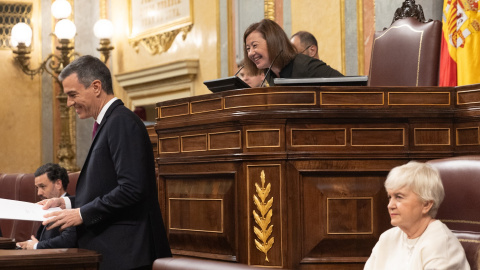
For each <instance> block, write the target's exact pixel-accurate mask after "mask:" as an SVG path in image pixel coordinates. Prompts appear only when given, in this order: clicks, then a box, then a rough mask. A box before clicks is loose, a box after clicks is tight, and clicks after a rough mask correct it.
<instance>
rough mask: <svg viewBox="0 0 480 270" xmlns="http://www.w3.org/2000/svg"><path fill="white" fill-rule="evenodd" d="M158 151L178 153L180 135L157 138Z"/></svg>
mask: <svg viewBox="0 0 480 270" xmlns="http://www.w3.org/2000/svg"><path fill="white" fill-rule="evenodd" d="M158 152H159V153H160V154H166V153H180V137H178V136H176V137H169V138H159V139H158Z"/></svg>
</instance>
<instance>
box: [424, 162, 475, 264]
mask: <svg viewBox="0 0 480 270" xmlns="http://www.w3.org/2000/svg"><path fill="white" fill-rule="evenodd" d="M428 163H430V164H432V165H433V166H435V167H436V168H437V169H438V170H439V171H440V175H441V177H442V182H443V186H444V189H445V199H444V200H443V202H442V204H441V205H440V209H439V210H438V213H437V217H436V218H437V219H440V220H441V221H442V222H443V223H445V225H447V226H448V228H450V230H452V232H453V233H454V234H455V235H456V236H457V237H458V239H459V240H460V243H461V244H462V246H463V248H464V249H465V253H466V255H467V260H468V262H469V264H470V267H471V269H472V270H478V262H477V260H478V256H479V254H478V252H479V248H480V156H461V157H454V158H447V159H438V160H432V161H429V162H428Z"/></svg>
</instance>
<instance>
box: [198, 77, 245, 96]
mask: <svg viewBox="0 0 480 270" xmlns="http://www.w3.org/2000/svg"><path fill="white" fill-rule="evenodd" d="M203 84H205V85H206V86H207V87H208V89H209V90H210V91H212V92H214V93H218V92H222V91H227V90H236V89H244V88H250V86H249V85H248V84H247V83H246V82H244V81H243V80H242V79H240V78H239V77H237V76H231V77H227V78H221V79H216V80H210V81H204V82H203Z"/></svg>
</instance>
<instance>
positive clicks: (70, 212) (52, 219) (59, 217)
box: [42, 208, 83, 231]
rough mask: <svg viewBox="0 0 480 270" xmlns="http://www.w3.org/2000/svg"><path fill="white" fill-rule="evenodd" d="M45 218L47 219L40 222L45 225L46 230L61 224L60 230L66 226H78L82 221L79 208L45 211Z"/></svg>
mask: <svg viewBox="0 0 480 270" xmlns="http://www.w3.org/2000/svg"><path fill="white" fill-rule="evenodd" d="M45 218H48V219H47V220H45V221H43V223H42V224H43V225H45V226H47V230H51V229H53V228H56V227H59V226H61V227H60V230H61V231H63V230H65V229H66V228H68V227H72V226H78V225H80V224H82V223H83V220H82V218H81V217H80V208H75V209H66V210H61V211H55V212H52V213H47V214H46V215H45Z"/></svg>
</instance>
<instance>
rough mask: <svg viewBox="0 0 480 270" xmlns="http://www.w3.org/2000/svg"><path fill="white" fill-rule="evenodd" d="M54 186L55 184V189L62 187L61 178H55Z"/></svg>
mask: <svg viewBox="0 0 480 270" xmlns="http://www.w3.org/2000/svg"><path fill="white" fill-rule="evenodd" d="M54 186H55V189H57V190H60V189H61V188H63V185H62V180H61V179H57V180H55V183H54Z"/></svg>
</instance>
